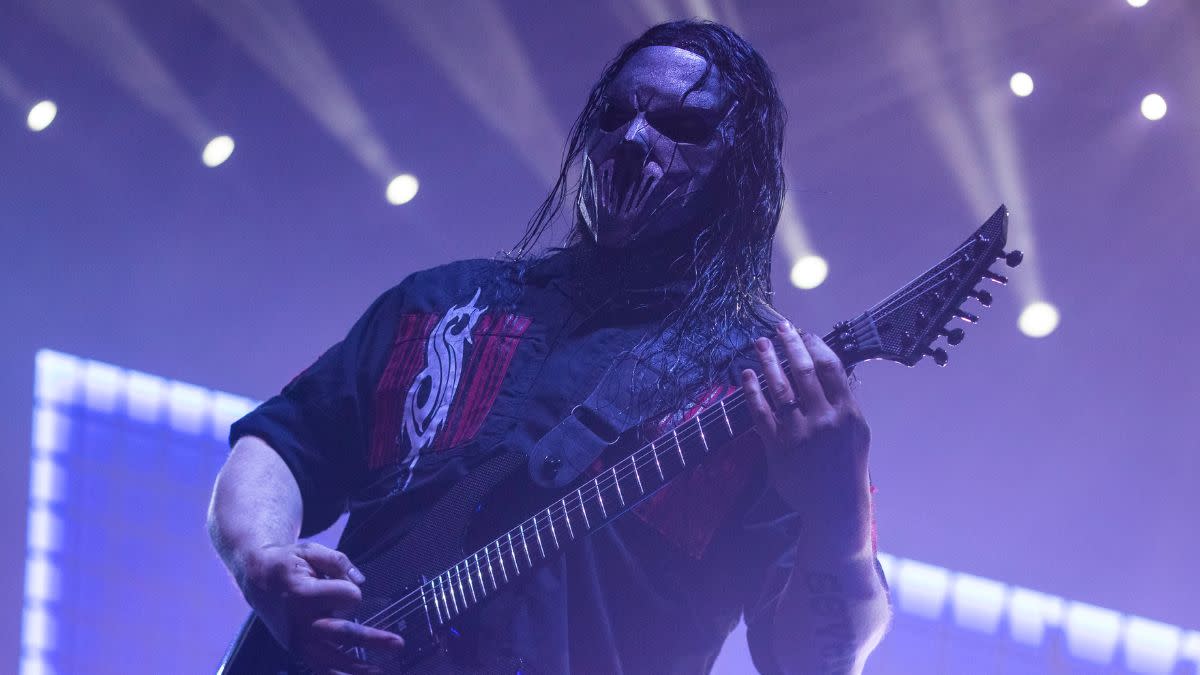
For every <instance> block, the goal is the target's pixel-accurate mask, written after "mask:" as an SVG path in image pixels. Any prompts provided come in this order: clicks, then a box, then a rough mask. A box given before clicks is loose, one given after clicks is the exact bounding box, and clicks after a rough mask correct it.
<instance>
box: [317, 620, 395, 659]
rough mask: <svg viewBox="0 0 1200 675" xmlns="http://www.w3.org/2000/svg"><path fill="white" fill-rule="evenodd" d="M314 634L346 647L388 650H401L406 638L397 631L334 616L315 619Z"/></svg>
mask: <svg viewBox="0 0 1200 675" xmlns="http://www.w3.org/2000/svg"><path fill="white" fill-rule="evenodd" d="M312 635H313V637H315V638H318V639H321V640H328V641H329V642H332V643H334V644H337V645H343V646H345V647H366V648H368V649H382V650H388V651H399V650H400V649H402V648H403V647H404V638H402V637H400V636H399V635H396V634H395V633H389V632H388V631H386V630H379V629H378V628H372V627H370V626H364V625H362V624H360V623H354V622H353V621H348V620H346V619H335V618H332V617H326V618H322V619H317V620H316V621H314V622H313V623H312Z"/></svg>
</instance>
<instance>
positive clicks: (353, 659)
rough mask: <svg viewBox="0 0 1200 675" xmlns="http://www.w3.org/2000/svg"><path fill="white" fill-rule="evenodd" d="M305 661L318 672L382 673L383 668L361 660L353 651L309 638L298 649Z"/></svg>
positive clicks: (359, 674) (355, 674)
mask: <svg viewBox="0 0 1200 675" xmlns="http://www.w3.org/2000/svg"><path fill="white" fill-rule="evenodd" d="M300 655H301V656H302V657H303V658H304V661H305V663H307V664H308V665H309V666H312V667H313V668H314V669H315V670H316V671H317V672H319V673H350V674H351V675H367V674H374V673H382V672H383V669H382V668H380V667H379V666H375V665H372V664H370V663H367V662H366V661H363V660H361V659H359V658H358V656H356V655H355V653H354V652H353V651H343V650H342V649H340V648H339V647H338V646H337V645H336V644H334V643H332V642H326V641H323V640H310V641H308V642H307V643H305V645H304V647H303V648H302V649H301V650H300Z"/></svg>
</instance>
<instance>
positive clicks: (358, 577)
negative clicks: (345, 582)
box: [350, 567, 367, 584]
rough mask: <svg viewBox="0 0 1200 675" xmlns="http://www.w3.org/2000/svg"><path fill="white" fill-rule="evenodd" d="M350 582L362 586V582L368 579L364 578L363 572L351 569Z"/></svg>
mask: <svg viewBox="0 0 1200 675" xmlns="http://www.w3.org/2000/svg"><path fill="white" fill-rule="evenodd" d="M350 580H351V581H353V582H354V583H356V584H361V583H362V582H364V581H366V580H367V578H366V577H364V576H363V573H362V572H359V571H358V568H357V567H351V568H350Z"/></svg>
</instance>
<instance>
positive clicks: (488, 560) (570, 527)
mask: <svg viewBox="0 0 1200 675" xmlns="http://www.w3.org/2000/svg"><path fill="white" fill-rule="evenodd" d="M782 365H783V367H784V369H785V370H788V363H787V361H783V362H782ZM759 381H760V383H762V382H763V377H762V376H761V375H760V376H759ZM751 428H753V421H752V419H751V417H750V411H749V409H748V407H747V405H746V403H745V395H744V394H743V392H742V390H740V389H737V390H734V391H733V392H731V393H729V394H727V395H726V396H724V397H723V398H721V399H720V400H718V401H716V402H715V403H712V404H711V405H709V406H708V407H707V408H705V409H703V410H701V411H700V412H699V413H697V414H696V415H694V416H692V417H691V419H689V420H687V421H686V422H684V423H682V424H680V425H679V426H677V427H675V428H673V429H671V430H670V431H668V432H666V433H664V434H662V435H661V436H659V437H658V438H656V439H654V440H653V441H651V442H650V443H647V444H646V445H644V446H642V447H641V448H639V449H638V450H637V451H635V452H633V453H631V454H629V455H627V456H626V457H624V458H623V459H621V460H619V461H617V462H615V463H613V464H612V465H610V466H609V467H607V468H605V469H604V470H603V471H601V472H600V473H599V474H598V475H596V476H595V477H593V478H591V479H590V480H587V481H585V482H584V483H583V484H582V485H580V486H579V487H577V488H575V489H574V490H571V491H570V492H568V493H566V495H565V496H563V497H562V498H560V499H558V500H557V501H555V502H553V503H551V504H550V505H549V506H547V507H546V508H544V509H542V510H540V511H538V512H537V513H535V514H534V515H533V516H531V517H529V518H527V519H525V520H524V521H522V522H521V523H519V524H518V525H517V526H516V527H514V528H512V529H511V530H509V531H507V532H505V533H504V534H502V535H500V536H499V537H497V538H496V539H493V540H492V541H491V542H489V543H488V544H487V545H485V546H484V547H482V548H480V549H479V550H477V551H475V552H474V553H472V554H471V555H469V556H467V557H466V558H463V559H462V560H460V561H459V562H458V563H457V564H456V565H454V566H453V567H451V568H449V569H447V570H446V571H444V572H442V573H441V574H439V575H437V576H435V577H433V578H432V579H427V580H426V581H425V582H424V583H423V584H422V585H421V587H420V588H417V589H415V590H414V591H413V595H414V596H418V595H419V598H420V605H421V606H423V607H424V611H425V612H426V618H427V620H428V624H429V628H430V630H431V631H432V630H433V629H435V628H437V627H440V626H442V625H444V624H446V623H448V622H450V621H452V620H453V619H454V618H455V617H457V616H458V615H459V614H461V613H463V612H464V611H466V610H468V609H470V608H471V607H473V606H475V605H476V604H478V603H480V602H482V601H483V600H485V599H486V598H488V597H490V596H491V595H492V594H494V593H495V592H497V591H499V590H500V589H502V588H504V587H505V586H507V585H508V584H510V583H511V582H513V581H514V580H516V579H517V578H518V577H520V576H521V575H522V574H524V573H526V572H528V571H530V570H531V569H533V568H534V567H535V566H537V565H538V564H539V563H541V562H542V561H545V560H547V559H549V558H551V557H553V556H554V555H555V554H556V553H558V552H559V551H561V550H562V549H564V548H565V547H566V546H567V545H569V544H570V543H571V542H573V541H575V540H577V539H580V538H582V537H584V536H586V535H588V534H590V533H592V532H594V531H596V530H597V529H599V528H601V527H603V526H604V525H606V524H608V523H610V522H612V521H613V520H616V519H617V518H618V517H620V516H621V515H622V514H624V513H626V512H628V511H629V510H630V509H631V508H633V506H635V505H636V504H637V503H638V502H641V501H643V500H644V499H646V498H647V497H649V496H650V495H652V494H654V493H655V492H657V491H658V490H659V489H661V488H662V487H664V486H665V485H666V484H667V483H669V482H670V481H671V480H672V479H674V478H675V477H676V476H678V475H680V474H682V473H683V472H684V471H686V470H687V469H688V468H690V467H692V466H694V465H695V464H698V463H700V462H701V461H702V460H703V459H704V458H705V457H706V456H708V455H709V454H710V453H712V452H714V451H716V450H718V449H719V448H720V447H722V446H725V445H728V444H729V442H730V441H732V440H733V439H735V438H737V437H739V436H741V435H743V434H745V433H746V432H748V431H750V429H751ZM413 599H414V601H415V600H416V599H417V598H416V597H414V598H413ZM414 604H416V603H415V602H414Z"/></svg>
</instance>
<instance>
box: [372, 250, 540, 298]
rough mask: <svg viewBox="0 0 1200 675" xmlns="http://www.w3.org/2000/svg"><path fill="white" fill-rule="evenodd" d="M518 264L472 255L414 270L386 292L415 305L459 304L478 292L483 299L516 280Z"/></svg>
mask: <svg viewBox="0 0 1200 675" xmlns="http://www.w3.org/2000/svg"><path fill="white" fill-rule="evenodd" d="M519 276H520V274H519V266H518V264H517V263H515V262H513V261H509V260H498V259H489V258H473V259H469V260H456V261H454V262H449V263H446V264H444V265H438V266H436V267H430V268H428V269H424V270H420V271H418V272H413V273H412V274H410V275H408V277H406V278H405V279H404V280H403V281H401V282H400V283H399V284H397V285H396V286H394V287H393V288H392V289H390V290H389V291H388V293H390V294H393V295H396V296H398V297H399V298H402V299H403V304H404V305H406V306H409V307H412V308H414V309H430V310H434V309H436V308H439V307H445V306H449V305H460V304H462V303H464V302H468V301H471V299H472V297H473V296H477V295H478V296H479V297H480V298H481V299H482V301H483V302H484V303H487V302H489V299H490V298H492V297H497V296H499V295H502V294H503V291H504V290H505V289H509V288H511V287H512V286H513V285H514V284H515V283H516V282H518V281H519Z"/></svg>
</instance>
